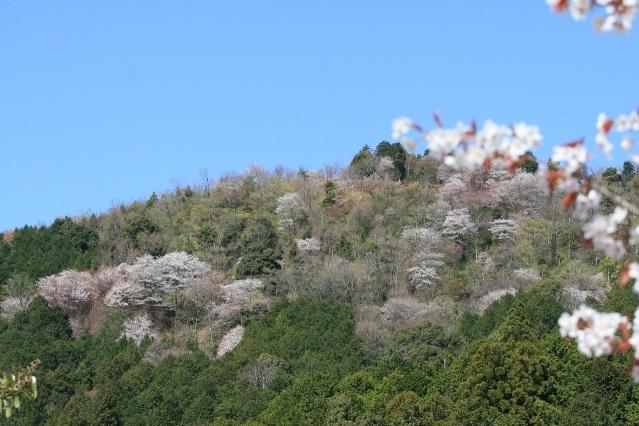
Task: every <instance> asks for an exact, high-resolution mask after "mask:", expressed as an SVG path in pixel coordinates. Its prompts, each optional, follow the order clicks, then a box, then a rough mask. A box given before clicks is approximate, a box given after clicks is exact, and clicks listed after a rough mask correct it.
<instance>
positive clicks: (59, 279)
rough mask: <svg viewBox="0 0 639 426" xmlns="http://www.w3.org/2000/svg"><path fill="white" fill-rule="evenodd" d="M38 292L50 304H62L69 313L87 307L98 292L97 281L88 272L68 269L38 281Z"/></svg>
mask: <svg viewBox="0 0 639 426" xmlns="http://www.w3.org/2000/svg"><path fill="white" fill-rule="evenodd" d="M37 285H38V293H39V294H40V295H41V296H42V297H44V298H45V299H46V301H47V302H48V303H49V304H50V305H54V306H60V307H62V308H63V309H64V310H65V311H66V312H67V313H77V312H80V311H82V310H84V309H86V308H87V307H88V306H89V304H90V303H91V301H92V300H93V299H94V298H95V297H96V296H97V294H98V291H97V289H98V287H97V281H96V279H95V277H93V276H92V275H91V274H90V273H88V272H78V271H73V270H66V271H63V272H60V273H59V274H54V275H49V276H48V277H44V278H42V279H40V280H39V281H38V284H37Z"/></svg>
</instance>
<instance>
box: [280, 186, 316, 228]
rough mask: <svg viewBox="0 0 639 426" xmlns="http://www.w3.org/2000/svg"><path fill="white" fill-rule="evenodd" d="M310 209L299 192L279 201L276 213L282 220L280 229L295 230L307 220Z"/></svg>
mask: <svg viewBox="0 0 639 426" xmlns="http://www.w3.org/2000/svg"><path fill="white" fill-rule="evenodd" d="M308 212H309V209H308V207H307V205H306V204H305V203H304V201H303V200H302V197H301V196H300V194H298V193H297V192H289V193H287V194H284V195H282V196H281V197H280V198H278V199H277V207H276V208H275V213H276V214H277V215H278V217H279V218H280V227H281V228H284V229H290V230H293V231H294V230H295V229H297V227H298V226H299V223H300V222H301V221H302V220H304V219H305V218H306V216H307V215H308Z"/></svg>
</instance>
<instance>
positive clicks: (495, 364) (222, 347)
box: [0, 142, 639, 425]
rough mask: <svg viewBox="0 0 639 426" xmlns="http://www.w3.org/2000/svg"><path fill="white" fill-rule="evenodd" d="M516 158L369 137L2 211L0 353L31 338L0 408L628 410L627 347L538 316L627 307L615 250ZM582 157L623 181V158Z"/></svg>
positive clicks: (394, 414)
mask: <svg viewBox="0 0 639 426" xmlns="http://www.w3.org/2000/svg"><path fill="white" fill-rule="evenodd" d="M517 166H518V169H517V170H506V169H502V168H499V167H497V166H492V167H484V168H479V169H477V170H475V171H472V172H460V171H456V170H455V169H453V168H450V167H447V166H445V165H444V164H442V163H441V162H439V161H436V160H434V159H432V158H430V157H428V156H426V155H412V154H408V153H407V152H406V151H405V150H404V148H403V147H402V145H401V144H399V143H388V142H382V143H380V144H379V145H377V146H376V147H375V148H369V147H364V148H362V149H361V150H360V151H359V152H357V153H356V155H355V156H354V157H353V160H352V163H351V164H350V165H349V166H348V167H346V168H343V169H342V168H339V167H325V168H324V169H322V170H314V171H310V170H303V169H300V170H296V171H291V170H285V169H283V168H277V169H275V170H274V171H267V170H264V169H262V168H260V167H257V166H253V167H249V168H248V169H247V170H246V171H245V172H244V173H242V174H237V175H228V176H225V177H223V178H221V179H218V180H215V181H209V180H208V179H204V180H203V181H202V182H200V183H197V184H194V185H191V186H184V187H176V188H175V189H174V190H172V191H170V192H167V193H164V194H161V195H156V194H155V193H154V194H151V195H150V196H149V198H148V199H147V200H142V201H138V202H134V203H131V204H128V205H124V204H123V205H120V206H117V207H114V208H113V209H111V210H110V211H108V212H105V213H103V214H96V215H92V216H86V217H73V218H63V219H58V220H56V221H55V222H54V223H53V224H51V225H49V226H41V227H30V226H27V227H24V228H20V229H15V230H7V231H6V232H4V233H3V234H1V237H2V238H0V314H1V316H2V319H0V348H1V349H0V371H7V370H9V369H10V368H11V367H13V366H26V365H28V364H29V363H31V362H32V361H33V360H36V359H39V360H40V365H39V366H38V368H37V370H36V373H35V374H36V376H37V377H38V391H39V395H38V397H37V398H36V399H35V400H25V401H23V403H22V406H21V408H20V410H19V412H16V413H15V414H14V415H13V416H12V417H11V418H10V419H9V420H7V424H19V425H38V424H48V425H118V424H125V425H164V424H167V425H169V424H185V425H186V424H194V425H207V424H211V425H241V424H249V425H306V424H309V425H311V424H330V425H458V424H459V425H482V424H486V425H527V424H560V425H568V424H570V425H575V424H577V425H580V424H584V425H586V424H587V425H612V424H638V423H639V390H638V388H637V386H635V385H634V384H633V382H632V378H631V377H630V376H629V375H628V365H629V364H628V359H629V358H631V355H624V356H621V357H614V358H605V359H591V358H587V357H585V356H584V355H582V354H580V353H579V352H578V350H577V348H576V347H575V345H574V344H572V343H570V342H567V341H565V340H564V339H562V338H561V337H560V335H559V331H558V327H557V320H558V318H559V316H560V315H561V313H562V312H564V311H566V310H571V309H573V308H576V307H577V306H579V305H581V304H584V303H585V304H587V305H589V306H592V307H597V308H599V309H601V310H604V311H612V310H616V311H619V312H622V313H626V314H631V313H632V312H633V311H634V309H635V308H636V306H637V304H638V303H639V297H638V296H637V295H636V294H633V292H632V291H631V289H629V288H626V289H623V288H620V287H619V286H618V285H616V284H615V283H616V282H617V280H618V279H619V276H620V275H621V273H622V270H623V266H624V261H623V260H614V259H611V258H609V257H607V256H606V255H605V254H604V253H602V252H600V251H598V250H593V249H592V248H591V247H588V244H587V243H584V242H583V239H582V228H581V222H580V221H579V220H577V219H576V218H575V217H574V214H573V213H574V212H573V211H572V208H571V207H570V206H566V205H564V206H562V199H564V195H565V194H566V192H565V190H564V189H562V188H560V187H559V188H556V190H554V191H553V192H552V193H551V192H549V188H548V184H547V181H546V180H545V179H544V178H542V177H540V176H539V175H538V174H535V172H536V171H537V169H538V167H539V163H538V161H537V159H536V158H535V156H534V155H533V154H532V153H529V154H528V155H527V156H526V157H525V160H524V161H521V162H520V163H518V164H517ZM548 168H549V169H551V170H552V168H553V164H551V163H549V164H548ZM515 172H517V173H515ZM589 173H591V174H592V176H591V179H592V181H594V182H599V183H600V184H601V185H605V186H606V187H607V188H609V189H610V190H611V191H613V192H614V193H615V194H621V195H623V197H624V198H625V199H628V200H630V201H631V202H637V201H639V192H638V190H639V178H638V177H637V176H636V170H635V167H634V166H633V165H632V164H631V163H630V162H626V163H624V164H623V165H620V167H619V169H615V168H608V169H605V170H602V171H591V172H589ZM566 207H568V208H566ZM613 208H614V203H613V201H612V200H610V199H608V198H606V197H604V199H603V201H602V203H601V207H600V212H601V213H605V214H608V213H610V212H612V210H613ZM626 222H627V223H626V225H628V226H629V225H632V223H631V222H630V219H626ZM634 225H636V224H634Z"/></svg>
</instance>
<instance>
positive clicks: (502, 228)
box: [488, 219, 517, 241]
mask: <svg viewBox="0 0 639 426" xmlns="http://www.w3.org/2000/svg"><path fill="white" fill-rule="evenodd" d="M488 229H489V231H490V232H491V233H492V234H493V237H495V238H496V239H497V240H500V241H501V240H507V239H510V238H512V236H513V235H514V234H515V231H517V222H515V221H514V220H511V219H497V220H493V221H492V222H490V227H489V228H488Z"/></svg>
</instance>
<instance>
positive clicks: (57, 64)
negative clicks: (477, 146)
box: [0, 0, 639, 229]
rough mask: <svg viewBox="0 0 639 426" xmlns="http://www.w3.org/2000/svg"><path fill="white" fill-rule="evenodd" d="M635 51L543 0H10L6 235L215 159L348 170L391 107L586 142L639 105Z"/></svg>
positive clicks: (384, 128) (1, 47) (629, 38)
mask: <svg viewBox="0 0 639 426" xmlns="http://www.w3.org/2000/svg"><path fill="white" fill-rule="evenodd" d="M637 53H639V28H637V29H636V30H635V31H634V32H633V33H631V34H630V35H625V36H617V35H600V34H597V33H596V32H595V31H594V30H593V29H592V25H591V23H590V22H584V23H575V22H573V21H572V20H571V19H570V18H569V17H568V16H557V15H553V14H551V13H550V12H549V11H548V8H547V6H546V3H545V1H543V0H491V1H477V0H467V1H424V0H419V1H418V0H415V1H393V2H389V1H373V0H366V1H316V2H310V1H275V0H273V1H225V2H222V1H157V0H154V1H142V0H139V1H130V0H127V1H116V0H110V1H100V2H97V1H94V2H88V1H81V2H78V1H55V2H31V1H27V0H24V1H16V0H7V1H3V2H2V3H0V54H1V56H0V57H1V66H0V148H1V150H0V179H1V182H2V187H1V190H0V191H1V192H2V197H1V200H2V204H1V207H0V229H8V228H12V227H16V226H22V225H23V224H38V223H49V222H50V221H52V220H53V219H54V218H55V217H58V216H64V215H76V214H82V213H87V212H101V211H104V210H106V209H107V208H109V207H110V206H111V205H112V204H113V203H114V202H118V201H124V202H128V201H132V200H135V199H140V198H146V197H147V196H148V195H149V194H150V193H151V192H152V191H157V192H162V191H164V190H167V189H169V188H171V186H172V184H171V182H172V181H174V180H176V179H177V180H179V181H180V182H182V183H184V184H188V183H195V182H197V181H198V171H199V170H200V169H202V168H205V167H206V168H208V170H209V171H210V173H211V175H213V176H219V175H221V174H223V173H225V172H229V171H241V170H243V169H244V167H245V166H247V165H248V164H251V163H258V164H261V165H263V166H265V167H267V168H272V167H273V166H275V165H277V164H282V165H285V166H289V167H292V168H297V167H298V166H305V167H307V168H314V167H321V166H322V165H324V164H328V163H335V162H339V163H341V164H347V163H348V162H349V161H350V158H351V157H352V155H353V153H354V152H355V151H356V150H357V149H359V148H360V147H361V146H362V145H364V144H369V145H374V144H376V143H377V142H379V141H380V140H381V139H384V138H388V137H389V135H390V123H391V120H392V119H393V118H395V117H396V116H398V115H408V116H410V117H413V118H416V119H423V121H425V122H427V123H428V124H430V114H431V111H433V110H439V111H440V112H441V113H442V115H443V117H444V119H445V121H447V122H449V123H454V122H455V121H457V120H458V119H463V120H470V119H472V118H476V119H478V120H479V121H483V120H484V119H486V118H493V119H495V120H496V121H499V122H504V123H510V122H513V121H519V120H524V121H526V122H529V123H532V124H538V125H539V126H541V128H542V131H543V133H544V136H545V146H546V147H548V146H551V145H553V144H555V143H560V142H563V141H567V140H570V139H573V138H576V137H580V136H588V137H589V138H590V140H592V135H593V132H594V129H593V128H594V121H595V118H596V116H597V114H598V113H599V112H600V111H607V112H609V113H611V114H618V113H622V112H626V111H627V110H630V109H633V108H636V107H637V106H638V105H639V96H637V95H638V91H639V85H637V84H636V82H637V78H636V76H637V70H638V69H639V66H638V65H639V55H638V54H637ZM421 148H424V147H423V146H422V147H421ZM548 153H549V148H546V150H541V152H540V155H541V156H542V157H544V158H545V157H547V155H548Z"/></svg>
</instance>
